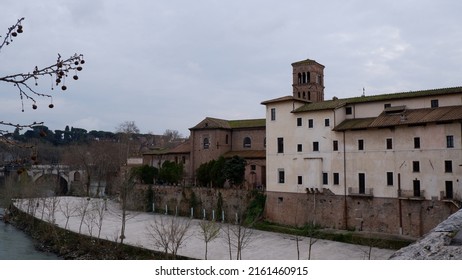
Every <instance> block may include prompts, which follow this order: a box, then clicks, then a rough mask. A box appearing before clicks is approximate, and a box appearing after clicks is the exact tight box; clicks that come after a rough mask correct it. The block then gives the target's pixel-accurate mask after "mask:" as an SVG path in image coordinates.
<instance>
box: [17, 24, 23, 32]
mask: <svg viewBox="0 0 462 280" xmlns="http://www.w3.org/2000/svg"><path fill="white" fill-rule="evenodd" d="M22 31H23V30H22V25H18V33H22Z"/></svg>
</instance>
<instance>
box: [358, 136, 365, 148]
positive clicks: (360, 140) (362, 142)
mask: <svg viewBox="0 0 462 280" xmlns="http://www.w3.org/2000/svg"><path fill="white" fill-rule="evenodd" d="M358 150H360V151H362V150H364V140H363V139H359V140H358Z"/></svg>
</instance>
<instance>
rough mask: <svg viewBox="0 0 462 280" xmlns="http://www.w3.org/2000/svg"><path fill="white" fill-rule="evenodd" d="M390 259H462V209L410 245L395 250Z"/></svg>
mask: <svg viewBox="0 0 462 280" xmlns="http://www.w3.org/2000/svg"><path fill="white" fill-rule="evenodd" d="M390 259H391V260H460V259H462V210H459V211H457V212H456V213H454V214H452V215H451V216H449V218H448V219H446V220H445V221H443V222H441V223H440V224H439V225H438V226H437V227H435V228H434V229H433V230H431V231H430V232H429V233H427V234H426V235H425V236H423V237H422V238H421V239H419V240H417V241H416V242H414V243H412V244H411V245H409V246H407V247H404V248H401V249H400V250H398V251H396V252H395V253H394V254H393V255H392V256H391V257H390Z"/></svg>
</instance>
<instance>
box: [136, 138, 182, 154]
mask: <svg viewBox="0 0 462 280" xmlns="http://www.w3.org/2000/svg"><path fill="white" fill-rule="evenodd" d="M190 152H191V142H190V141H189V140H186V141H184V142H183V143H181V144H179V145H178V146H176V147H174V148H171V149H168V148H160V149H155V150H151V151H148V152H144V153H143V155H167V154H187V153H190Z"/></svg>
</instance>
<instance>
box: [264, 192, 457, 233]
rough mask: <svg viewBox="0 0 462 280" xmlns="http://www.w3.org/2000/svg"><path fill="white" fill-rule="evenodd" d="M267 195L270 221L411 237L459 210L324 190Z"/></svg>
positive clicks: (436, 203)
mask: <svg viewBox="0 0 462 280" xmlns="http://www.w3.org/2000/svg"><path fill="white" fill-rule="evenodd" d="M266 195H267V199H266V207H265V218H266V219H267V220H268V221H271V222H275V223H280V224H287V225H303V224H307V223H313V222H314V223H315V224H317V225H320V226H321V227H326V228H334V229H349V230H357V231H373V232H383V233H389V234H400V232H402V234H403V235H407V236H411V237H420V236H422V235H424V234H425V233H427V232H429V231H430V230H431V229H433V228H434V227H435V226H437V225H438V224H439V223H440V222H442V221H444V220H445V219H446V218H447V217H449V216H450V215H451V214H452V213H454V212H456V211H457V210H458V209H457V207H456V206H455V205H453V204H452V203H448V202H442V201H429V200H399V199H397V198H376V197H353V196H346V197H345V196H339V195H334V194H332V193H328V192H327V191H326V192H325V193H282V192H267V193H266ZM345 201H346V205H347V207H346V211H345ZM400 203H401V215H400V210H399V208H400V206H399V204H400ZM345 212H346V214H347V215H345ZM400 217H401V219H400ZM400 220H401V226H400ZM400 228H401V230H400Z"/></svg>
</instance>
